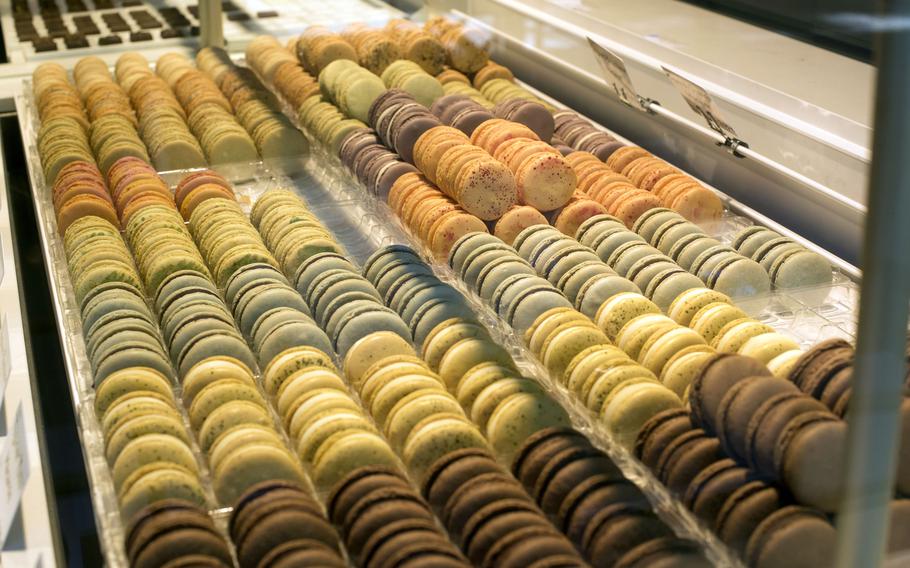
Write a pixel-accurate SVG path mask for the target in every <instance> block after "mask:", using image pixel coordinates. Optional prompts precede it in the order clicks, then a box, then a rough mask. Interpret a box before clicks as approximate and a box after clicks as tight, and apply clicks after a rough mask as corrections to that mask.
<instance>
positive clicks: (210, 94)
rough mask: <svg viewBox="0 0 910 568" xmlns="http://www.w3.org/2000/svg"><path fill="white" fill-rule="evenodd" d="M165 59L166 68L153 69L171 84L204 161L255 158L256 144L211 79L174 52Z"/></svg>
mask: <svg viewBox="0 0 910 568" xmlns="http://www.w3.org/2000/svg"><path fill="white" fill-rule="evenodd" d="M200 53H202V52H200ZM206 53H208V52H206ZM168 63H169V65H168V66H167V67H166V68H163V69H156V70H157V72H158V74H159V76H161V77H162V78H164V80H165V81H167V82H168V84H170V85H171V86H172V88H173V90H174V94H175V95H176V96H177V100H178V101H180V104H181V106H183V110H184V112H185V113H186V116H187V124H188V125H189V127H190V130H191V131H192V132H193V134H194V135H195V136H196V139H197V140H199V144H200V145H201V146H202V149H203V151H204V152H205V155H206V158H207V159H208V162H209V163H210V164H213V165H214V164H228V163H232V162H252V161H256V160H258V159H259V153H258V152H257V151H256V144H255V143H254V142H253V140H252V138H250V135H249V134H248V133H247V131H246V130H245V129H244V128H243V126H241V125H240V124H239V123H238V122H237V119H236V118H235V117H234V114H233V113H234V109H233V107H232V106H231V102H230V101H229V100H228V99H227V98H225V96H224V95H222V94H221V91H220V90H219V89H218V86H217V85H216V84H215V82H214V81H213V80H212V79H211V78H210V77H209V76H208V75H207V74H206V73H204V72H202V71H199V70H198V69H195V68H193V64H192V62H191V61H190V60H189V59H187V58H186V57H183V56H176V55H175V56H174V57H171V58H170V59H169V61H168Z"/></svg>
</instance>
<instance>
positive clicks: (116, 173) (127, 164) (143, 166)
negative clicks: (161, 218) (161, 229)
mask: <svg viewBox="0 0 910 568" xmlns="http://www.w3.org/2000/svg"><path fill="white" fill-rule="evenodd" d="M107 179H108V188H109V191H110V194H111V197H112V198H113V203H114V205H115V206H116V211H117V215H118V216H119V218H120V219H121V221H122V223H123V225H124V227H125V225H126V223H128V222H129V220H130V219H131V218H132V216H133V215H134V214H135V213H137V212H138V211H140V210H141V209H142V208H143V207H145V206H147V205H151V204H156V203H157V204H164V205H167V206H170V205H172V204H173V197H171V190H170V189H169V188H168V186H167V184H165V183H164V182H163V181H162V180H161V178H160V177H158V174H157V173H156V172H155V169H154V168H153V167H152V166H150V165H149V164H148V162H145V161H143V160H140V159H139V158H134V157H132V156H127V157H125V158H120V159H119V160H117V161H116V162H115V163H114V165H113V166H111V168H110V171H109V172H108V178H107Z"/></svg>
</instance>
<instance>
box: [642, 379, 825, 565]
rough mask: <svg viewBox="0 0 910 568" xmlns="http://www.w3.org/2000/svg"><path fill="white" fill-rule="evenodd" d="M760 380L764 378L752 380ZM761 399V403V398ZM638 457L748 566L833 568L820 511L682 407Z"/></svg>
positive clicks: (662, 420)
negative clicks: (727, 448)
mask: <svg viewBox="0 0 910 568" xmlns="http://www.w3.org/2000/svg"><path fill="white" fill-rule="evenodd" d="M754 378H755V379H758V378H759V377H754ZM759 402H760V401H759ZM636 456H637V457H638V458H639V459H641V460H642V461H643V462H644V463H645V465H647V466H648V467H650V468H651V469H652V470H653V471H654V473H655V474H656V475H657V476H658V477H659V478H660V479H661V481H663V482H664V483H665V484H667V485H668V486H669V487H670V489H671V490H672V491H673V492H674V493H676V494H677V495H679V496H680V497H681V498H682V500H683V503H684V504H685V505H686V506H687V507H688V508H689V509H690V510H691V511H692V512H693V513H695V515H696V516H697V517H698V518H699V519H701V520H702V521H703V522H704V523H705V524H707V525H708V526H709V527H710V528H711V529H712V530H713V531H714V532H715V533H716V534H717V535H718V536H719V537H720V539H721V540H722V541H723V542H724V543H726V544H727V545H728V546H729V547H730V548H731V549H732V550H733V551H734V552H736V554H737V555H738V556H740V557H741V558H742V559H743V560H744V561H745V563H746V564H747V565H748V566H752V567H755V568H771V567H774V566H783V565H790V564H793V563H794V561H795V559H798V562H799V563H800V564H801V565H805V566H830V565H832V564H833V561H834V558H833V556H834V551H835V549H836V531H835V530H834V526H833V525H832V524H831V522H830V521H829V520H828V518H827V517H826V516H825V515H824V514H822V513H821V512H820V511H818V510H817V509H813V508H811V507H805V506H800V505H797V504H795V503H794V502H793V500H792V498H791V497H790V496H789V495H788V494H787V492H786V490H785V489H783V488H781V487H780V486H778V485H775V484H774V483H772V482H769V481H767V480H766V478H764V477H763V476H762V475H759V474H756V472H754V471H752V470H750V469H749V468H748V467H744V466H742V465H741V464H739V463H737V462H736V461H734V460H733V459H730V458H729V457H727V456H726V454H725V452H724V449H723V447H722V446H721V442H720V441H719V440H718V439H717V438H715V437H713V436H711V435H708V434H706V433H705V432H704V431H703V430H702V429H700V428H697V427H696V426H694V425H693V419H692V418H691V417H690V416H689V414H688V413H687V412H686V411H684V410H674V411H667V412H664V413H661V414H660V415H657V416H655V417H654V418H653V419H652V420H651V421H650V422H649V423H648V424H647V425H646V427H645V429H644V430H643V431H642V435H641V437H640V438H639V440H638V444H637V445H636Z"/></svg>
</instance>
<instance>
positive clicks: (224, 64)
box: [195, 47, 234, 85]
mask: <svg viewBox="0 0 910 568" xmlns="http://www.w3.org/2000/svg"><path fill="white" fill-rule="evenodd" d="M195 59H196V65H197V66H198V67H199V70H200V71H202V72H204V73H206V74H207V75H208V76H209V77H211V78H212V80H213V81H215V84H216V85H217V84H220V83H221V77H222V75H224V73H226V72H227V71H228V70H229V69H231V67H233V66H234V61H233V60H232V59H231V56H230V54H229V53H228V52H227V51H226V50H224V49H222V48H220V47H203V48H202V49H200V50H199V51H197V52H196V58H195Z"/></svg>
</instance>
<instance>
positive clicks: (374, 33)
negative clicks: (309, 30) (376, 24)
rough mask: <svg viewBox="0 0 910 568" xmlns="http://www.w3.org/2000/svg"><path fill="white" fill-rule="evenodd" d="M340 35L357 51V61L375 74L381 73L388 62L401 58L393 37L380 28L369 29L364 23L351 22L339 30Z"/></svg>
mask: <svg viewBox="0 0 910 568" xmlns="http://www.w3.org/2000/svg"><path fill="white" fill-rule="evenodd" d="M341 37H343V38H344V39H345V40H347V42H348V43H349V44H351V45H352V46H353V47H354V49H355V50H356V51H357V61H358V62H359V63H360V64H361V65H363V66H364V67H366V68H367V69H368V70H369V71H370V72H371V73H375V74H376V75H382V72H383V71H385V69H386V67H388V66H389V64H390V63H392V62H393V61H395V60H397V59H401V51H400V50H399V48H398V43H397V42H396V40H395V38H393V37H391V36H389V35H388V34H386V33H384V32H383V31H382V30H381V29H371V28H369V27H367V26H366V25H365V24H351V25H349V26H347V27H346V28H344V29H343V30H342V31H341Z"/></svg>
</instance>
